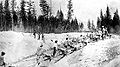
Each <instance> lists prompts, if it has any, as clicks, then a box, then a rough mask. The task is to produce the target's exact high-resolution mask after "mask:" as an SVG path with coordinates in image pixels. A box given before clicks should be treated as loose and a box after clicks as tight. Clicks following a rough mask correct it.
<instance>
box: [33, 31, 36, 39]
mask: <svg viewBox="0 0 120 67" xmlns="http://www.w3.org/2000/svg"><path fill="white" fill-rule="evenodd" d="M33 35H34V38H36V30H34V31H33Z"/></svg>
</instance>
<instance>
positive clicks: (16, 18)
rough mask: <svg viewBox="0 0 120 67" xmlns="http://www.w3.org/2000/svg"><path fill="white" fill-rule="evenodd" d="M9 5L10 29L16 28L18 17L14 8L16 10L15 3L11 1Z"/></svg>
mask: <svg viewBox="0 0 120 67" xmlns="http://www.w3.org/2000/svg"><path fill="white" fill-rule="evenodd" d="M11 5H12V7H11V8H12V27H13V28H14V26H16V25H17V24H18V23H17V21H18V16H17V14H16V11H15V8H16V2H15V0H12V1H11Z"/></svg>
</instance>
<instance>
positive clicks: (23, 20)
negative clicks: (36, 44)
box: [20, 0, 28, 29]
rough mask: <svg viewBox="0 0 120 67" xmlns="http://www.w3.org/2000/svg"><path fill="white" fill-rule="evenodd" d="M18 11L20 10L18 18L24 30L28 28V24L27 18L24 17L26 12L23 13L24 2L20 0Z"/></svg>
mask: <svg viewBox="0 0 120 67" xmlns="http://www.w3.org/2000/svg"><path fill="white" fill-rule="evenodd" d="M20 9H21V10H20V18H21V21H22V24H23V26H24V28H25V29H26V28H27V26H28V23H27V16H26V11H25V1H24V0H22V1H21V3H20Z"/></svg>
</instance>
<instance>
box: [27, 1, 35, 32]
mask: <svg viewBox="0 0 120 67" xmlns="http://www.w3.org/2000/svg"><path fill="white" fill-rule="evenodd" d="M27 4H28V13H27V14H28V27H29V31H30V32H32V31H33V27H34V17H35V8H34V1H31V0H29V2H27Z"/></svg>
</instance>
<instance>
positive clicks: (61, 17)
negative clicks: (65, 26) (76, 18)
mask: <svg viewBox="0 0 120 67" xmlns="http://www.w3.org/2000/svg"><path fill="white" fill-rule="evenodd" d="M56 18H58V19H59V21H63V19H64V15H63V12H62V10H61V9H60V11H59V10H58V11H57V16H56Z"/></svg>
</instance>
